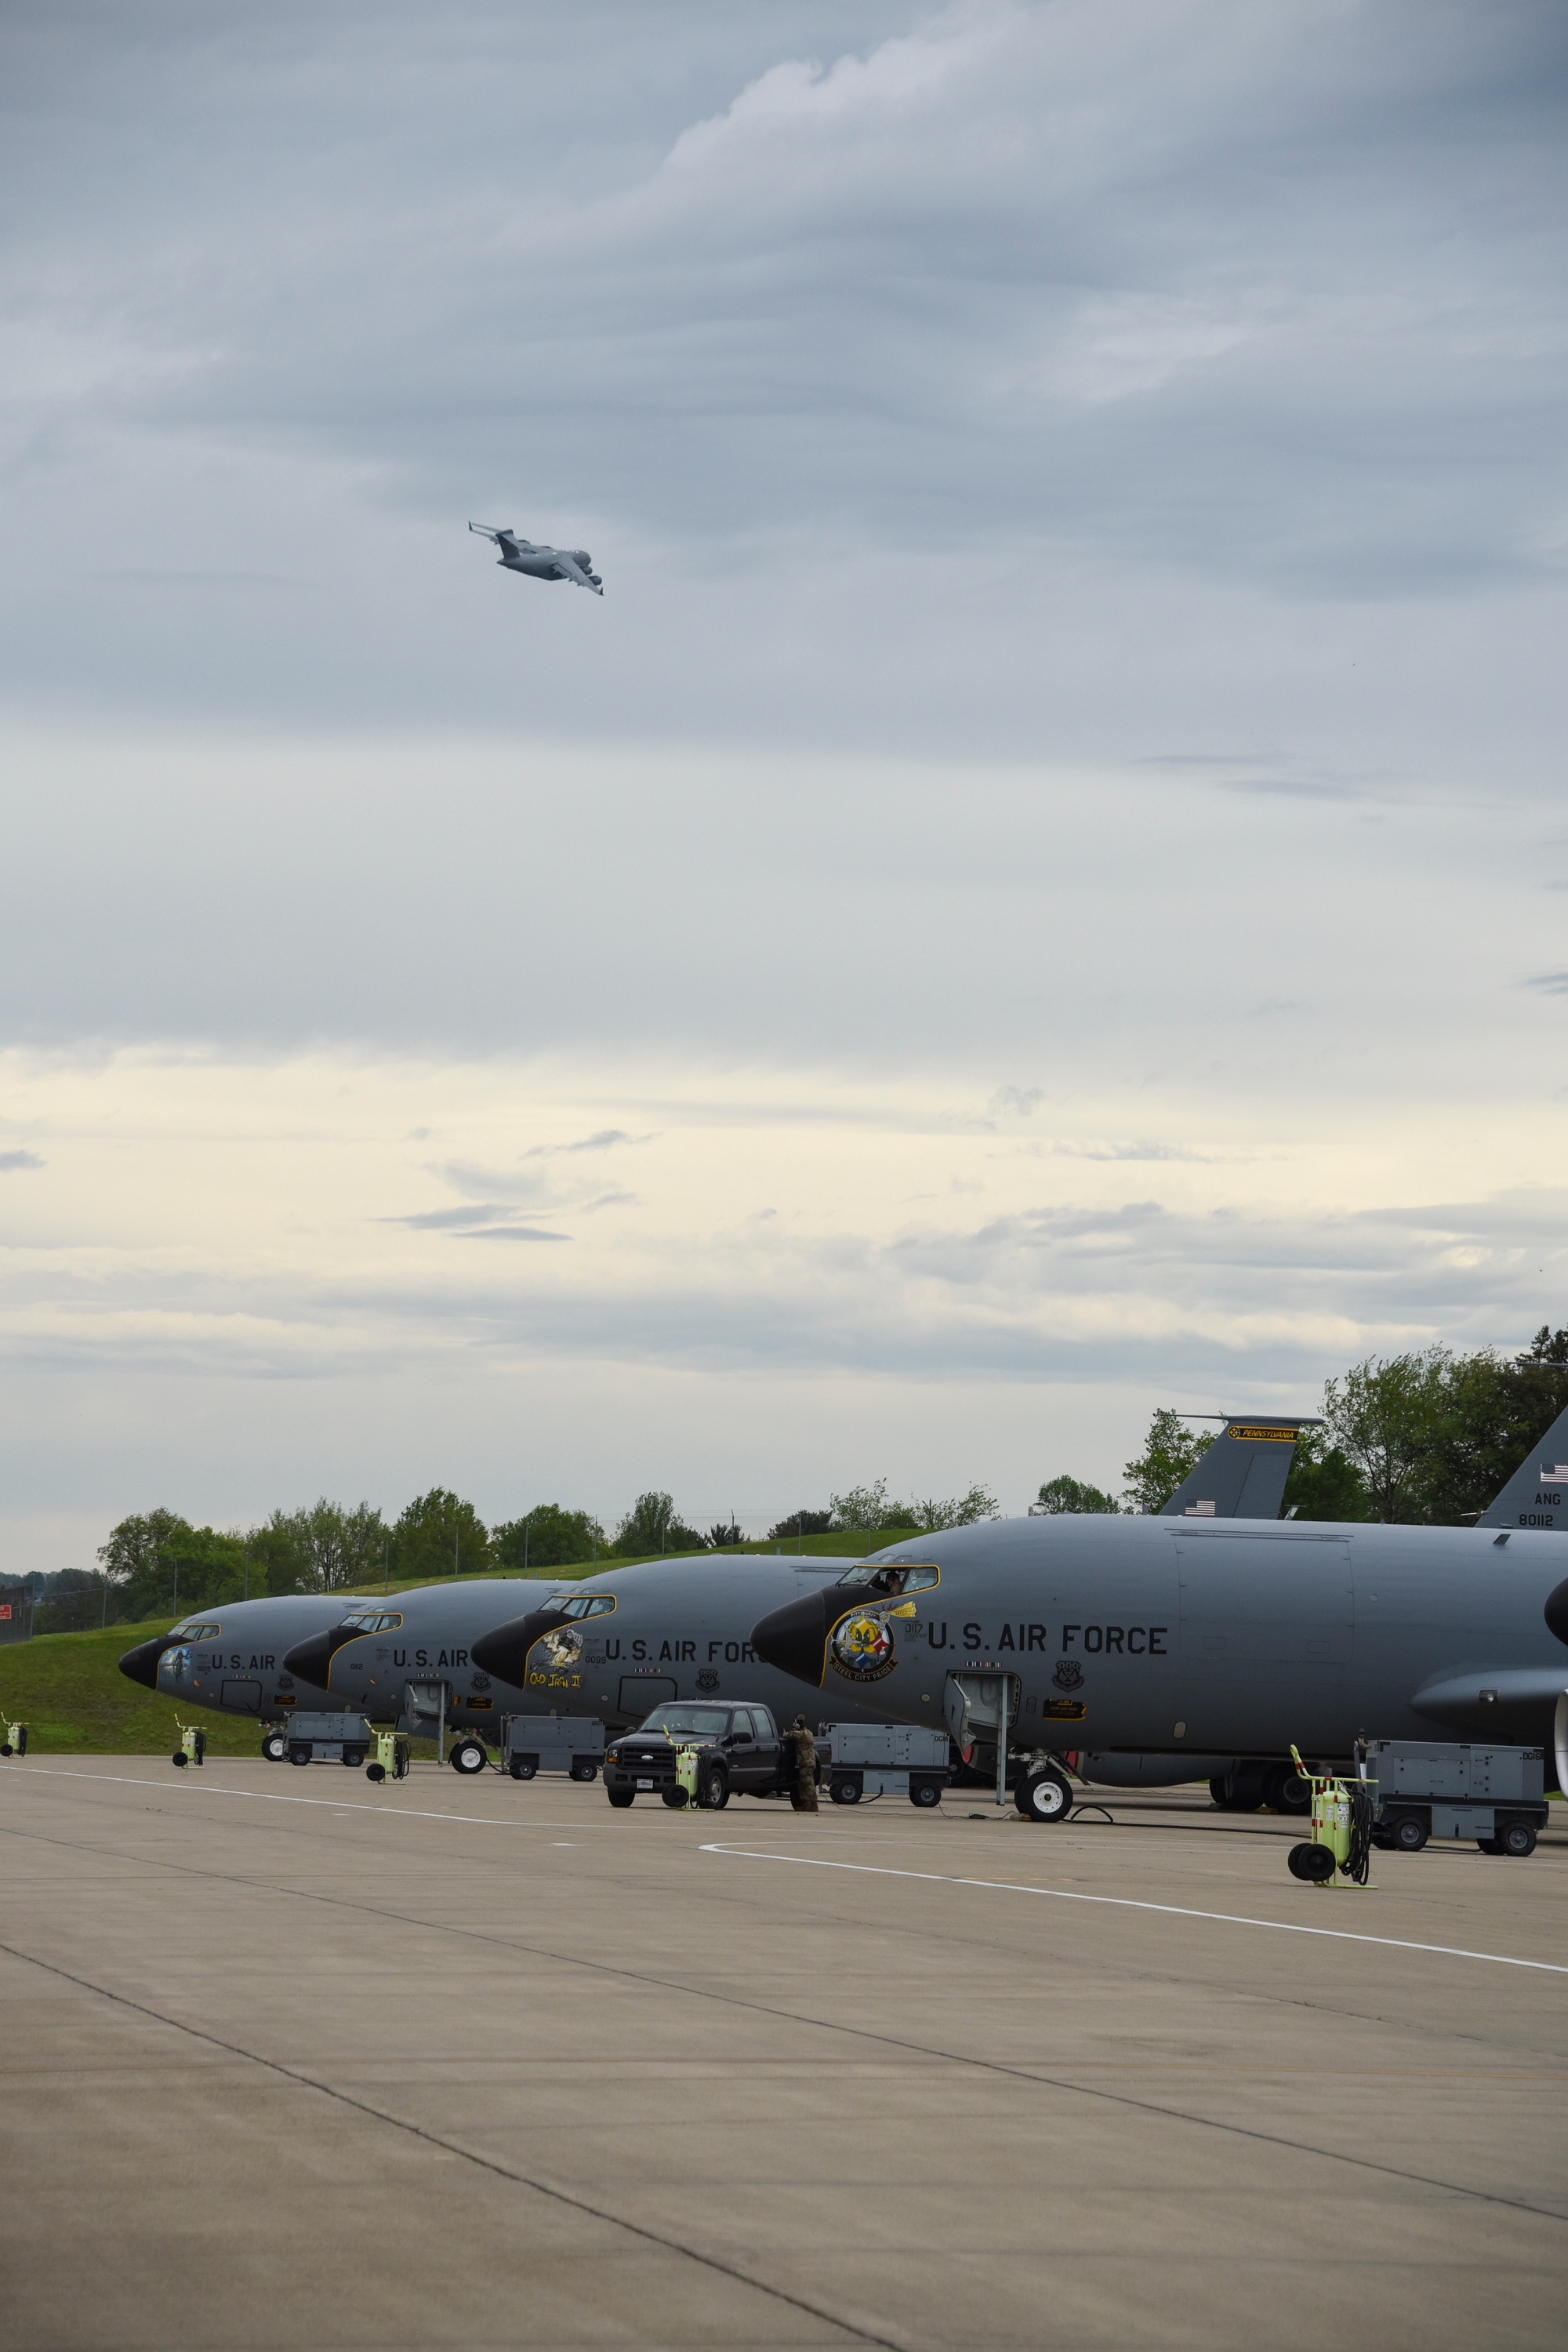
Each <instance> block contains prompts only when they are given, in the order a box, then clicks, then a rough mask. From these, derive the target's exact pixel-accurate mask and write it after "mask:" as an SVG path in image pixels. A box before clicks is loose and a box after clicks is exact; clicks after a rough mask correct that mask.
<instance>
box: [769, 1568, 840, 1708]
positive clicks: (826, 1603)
mask: <svg viewBox="0 0 1568 2352" xmlns="http://www.w3.org/2000/svg"><path fill="white" fill-rule="evenodd" d="M845 1601H846V1596H845V1594H844V1591H843V1590H842V1588H841V1587H840V1586H838V1585H837V1584H830V1585H828V1587H827V1588H826V1591H821V1592H811V1593H808V1594H807V1595H806V1596H805V1600H803V1601H790V1603H789V1604H788V1606H787V1607H786V1608H784V1609H775V1610H774V1611H773V1613H772V1614H771V1615H770V1616H767V1617H763V1619H761V1620H760V1622H758V1623H757V1624H755V1625H753V1626H752V1649H753V1650H755V1652H756V1654H757V1655H758V1657H759V1658H761V1659H762V1660H763V1662H764V1664H767V1665H770V1666H776V1667H777V1668H778V1670H779V1672H780V1674H781V1675H793V1676H794V1677H795V1681H796V1682H800V1683H810V1684H812V1685H814V1687H815V1688H816V1689H817V1690H820V1689H821V1688H822V1677H823V1674H824V1672H825V1669H826V1650H827V1636H828V1633H829V1631H830V1630H831V1628H832V1626H833V1624H834V1622H835V1621H836V1620H837V1618H839V1617H840V1616H842V1614H843V1613H844V1608H845Z"/></svg>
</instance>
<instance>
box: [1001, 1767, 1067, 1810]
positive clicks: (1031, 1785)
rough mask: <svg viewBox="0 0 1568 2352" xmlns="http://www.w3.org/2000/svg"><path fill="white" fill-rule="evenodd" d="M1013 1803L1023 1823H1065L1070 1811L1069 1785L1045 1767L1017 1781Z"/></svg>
mask: <svg viewBox="0 0 1568 2352" xmlns="http://www.w3.org/2000/svg"><path fill="white" fill-rule="evenodd" d="M1013 1801H1014V1803H1015V1804H1016V1806H1017V1808H1018V1811H1020V1812H1021V1813H1022V1814H1023V1816H1024V1819H1025V1820H1026V1822H1065V1821H1066V1819H1067V1817H1068V1814H1069V1813H1070V1812H1071V1811H1072V1782H1071V1781H1070V1780H1068V1776H1067V1774H1066V1773H1065V1772H1058V1770H1057V1769H1056V1767H1055V1765H1054V1764H1047V1766H1046V1767H1045V1769H1043V1770H1042V1771H1039V1772H1030V1773H1028V1774H1026V1777H1025V1778H1024V1779H1023V1780H1020V1781H1019V1783H1018V1786H1017V1789H1016V1791H1015V1792H1014V1798H1013Z"/></svg>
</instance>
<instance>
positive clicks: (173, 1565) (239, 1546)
mask: <svg viewBox="0 0 1568 2352" xmlns="http://www.w3.org/2000/svg"><path fill="white" fill-rule="evenodd" d="M98 1557H99V1559H100V1560H101V1561H102V1563H103V1572H104V1574H105V1576H107V1577H108V1579H109V1580H110V1583H111V1584H112V1585H114V1586H116V1587H117V1588H118V1589H119V1590H120V1591H121V1592H122V1593H123V1595H124V1598H125V1613H126V1615H128V1616H130V1617H157V1616H162V1615H163V1613H164V1612H168V1613H169V1614H171V1615H174V1614H175V1613H176V1612H177V1613H180V1614H188V1613H189V1612H190V1611H191V1610H193V1609H210V1608H215V1607H216V1606H217V1604H218V1603H219V1602H220V1601H237V1600H238V1599H239V1597H240V1595H241V1593H242V1592H243V1591H245V1580H246V1552H245V1539H244V1538H243V1537H242V1536H237V1535H233V1534H230V1535H220V1534H219V1533H218V1531H217V1530H216V1528H193V1527H192V1525H191V1523H190V1521H189V1520H188V1519H184V1518H182V1517H180V1514H179V1513H178V1512H177V1511H170V1510H165V1509H162V1508H160V1509H158V1510H153V1511H141V1512H135V1513H133V1514H132V1516H131V1517H128V1518H123V1519H121V1521H120V1523H119V1525H118V1526H117V1527H115V1528H112V1529H111V1530H110V1537H109V1540H108V1542H107V1543H105V1544H100V1547H99V1552H98Z"/></svg>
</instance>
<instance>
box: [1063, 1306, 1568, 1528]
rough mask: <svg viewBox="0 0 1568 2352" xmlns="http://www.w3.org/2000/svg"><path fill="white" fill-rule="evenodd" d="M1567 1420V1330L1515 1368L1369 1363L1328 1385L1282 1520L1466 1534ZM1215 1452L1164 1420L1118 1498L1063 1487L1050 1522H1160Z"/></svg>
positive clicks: (1498, 1358) (1448, 1360)
mask: <svg viewBox="0 0 1568 2352" xmlns="http://www.w3.org/2000/svg"><path fill="white" fill-rule="evenodd" d="M1564 1410H1568V1329H1563V1330H1558V1331H1553V1330H1552V1328H1551V1326H1550V1325H1549V1324H1545V1323H1543V1324H1542V1327H1541V1328H1540V1330H1539V1331H1537V1333H1536V1335H1535V1337H1534V1339H1532V1340H1531V1342H1530V1344H1529V1346H1528V1347H1525V1348H1521V1349H1520V1350H1519V1351H1518V1353H1517V1354H1514V1355H1507V1354H1505V1353H1503V1352H1502V1351H1501V1350H1500V1349H1495V1348H1480V1349H1477V1350H1476V1351H1475V1353H1474V1354H1473V1355H1461V1354H1457V1353H1455V1351H1454V1350H1453V1349H1448V1348H1444V1347H1432V1348H1426V1349H1415V1350H1412V1351H1410V1352H1409V1353H1406V1354H1405V1355H1399V1356H1383V1357H1377V1356H1373V1357H1369V1358H1368V1359H1367V1360H1366V1361H1365V1362H1364V1363H1362V1364H1356V1365H1354V1366H1352V1369H1351V1370H1349V1371H1348V1372H1344V1373H1342V1374H1341V1375H1340V1376H1338V1377H1337V1378H1335V1379H1333V1380H1330V1381H1325V1383H1324V1386H1323V1402H1322V1420H1323V1426H1322V1428H1321V1429H1303V1430H1302V1432H1301V1433H1300V1438H1299V1440H1298V1442H1297V1445H1296V1453H1295V1458H1294V1460H1293V1461H1292V1463H1291V1465H1290V1475H1289V1479H1288V1480H1287V1482H1286V1486H1285V1500H1284V1504H1283V1508H1284V1509H1285V1510H1287V1511H1289V1510H1291V1509H1292V1508H1293V1509H1294V1511H1295V1514H1296V1517H1298V1518H1301V1519H1340V1520H1357V1519H1380V1520H1384V1521H1386V1522H1390V1523H1395V1522H1396V1523H1399V1524H1402V1525H1405V1526H1408V1527H1443V1528H1451V1527H1465V1526H1467V1525H1468V1524H1469V1523H1470V1522H1472V1521H1473V1520H1475V1519H1477V1518H1479V1516H1480V1514H1481V1512H1482V1511H1484V1510H1485V1509H1486V1508H1487V1506H1488V1505H1489V1503H1490V1502H1491V1501H1492V1499H1493V1497H1494V1496H1496V1495H1497V1493H1498V1491H1499V1489H1500V1487H1501V1486H1505V1485H1506V1484H1507V1482H1508V1480H1509V1479H1510V1478H1511V1477H1512V1475H1513V1474H1514V1472H1515V1471H1516V1470H1517V1469H1518V1468H1519V1466H1520V1465H1521V1462H1523V1461H1524V1460H1525V1458H1526V1457H1527V1455H1528V1454H1530V1453H1531V1449H1532V1448H1533V1447H1534V1445H1535V1444H1537V1442H1538V1441H1539V1440H1540V1439H1541V1438H1542V1437H1543V1436H1544V1435H1545V1433H1546V1432H1547V1430H1548V1429H1550V1428H1551V1426H1552V1423H1553V1422H1554V1421H1555V1420H1556V1418H1557V1416H1558V1414H1559V1413H1560V1412H1563V1411H1564ZM1213 1442H1214V1432H1213V1431H1212V1430H1205V1429H1203V1428H1202V1427H1199V1428H1196V1429H1194V1428H1192V1427H1190V1426H1189V1425H1188V1424H1187V1423H1186V1422H1185V1421H1184V1419H1183V1417H1182V1415H1181V1414H1180V1413H1176V1412H1167V1411H1165V1410H1163V1409H1162V1410H1161V1411H1159V1412H1156V1413H1155V1414H1154V1416H1153V1418H1152V1421H1151V1422H1150V1424H1149V1433H1148V1436H1147V1438H1146V1440H1145V1442H1144V1446H1143V1451H1142V1454H1138V1455H1137V1456H1136V1457H1135V1458H1134V1459H1133V1460H1132V1461H1131V1462H1129V1463H1128V1464H1127V1465H1126V1467H1125V1469H1124V1470H1123V1472H1122V1477H1123V1481H1124V1484H1123V1486H1122V1488H1121V1494H1120V1496H1117V1495H1110V1494H1108V1493H1106V1491H1105V1490H1104V1489H1103V1488H1102V1487H1099V1486H1091V1485H1090V1484H1089V1483H1088V1482H1087V1481H1086V1480H1084V1479H1079V1478H1073V1477H1070V1476H1068V1475H1066V1474H1063V1475H1059V1476H1058V1477H1055V1478H1048V1479H1047V1481H1046V1483H1045V1485H1044V1486H1042V1487H1041V1488H1040V1491H1039V1496H1038V1499H1037V1504H1036V1508H1037V1510H1044V1511H1158V1510H1159V1509H1160V1508H1161V1507H1163V1504H1165V1503H1166V1502H1167V1501H1168V1500H1169V1498H1170V1497H1171V1496H1172V1495H1173V1494H1174V1493H1175V1491H1176V1488H1177V1487H1178V1486H1180V1485H1181V1483H1182V1481H1183V1479H1184V1477H1185V1476H1186V1475H1187V1474H1188V1472H1189V1471H1190V1470H1192V1469H1193V1468H1194V1465H1195V1464H1196V1463H1197V1462H1198V1460H1199V1458H1200V1457H1201V1456H1202V1455H1203V1454H1204V1453H1205V1451H1206V1450H1207V1448H1208V1447H1209V1446H1210V1445H1211V1444H1213Z"/></svg>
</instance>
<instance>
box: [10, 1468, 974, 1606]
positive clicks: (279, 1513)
mask: <svg viewBox="0 0 1568 2352" xmlns="http://www.w3.org/2000/svg"><path fill="white" fill-rule="evenodd" d="M995 1512H996V1502H995V1497H994V1496H992V1495H990V1494H988V1493H987V1492H986V1491H985V1489H984V1487H981V1486H972V1487H971V1488H970V1490H969V1492H968V1493H967V1494H966V1495H962V1496H954V1497H952V1499H950V1500H948V1501H945V1502H939V1501H934V1500H931V1501H926V1502H922V1503H916V1504H906V1503H903V1502H900V1501H898V1500H897V1499H896V1498H893V1497H890V1496H889V1492H888V1484H887V1481H886V1479H879V1480H878V1481H877V1482H876V1484H875V1485H874V1486H857V1487H853V1488H851V1489H850V1491H849V1493H848V1494H847V1495H834V1496H830V1497H829V1498H828V1505H827V1507H826V1509H810V1510H801V1511H797V1512H795V1513H794V1514H793V1515H792V1516H791V1517H788V1518H786V1519H782V1520H780V1522H779V1523H778V1525H777V1526H776V1527H774V1528H772V1529H770V1531H769V1537H768V1540H769V1541H770V1542H784V1541H786V1540H789V1541H793V1540H795V1539H797V1538H800V1537H802V1536H806V1535H818V1534H827V1533H829V1532H831V1531H833V1530H836V1529H841V1530H844V1531H846V1532H852V1533H855V1534H858V1535H864V1536H871V1535H874V1534H877V1533H879V1532H881V1531H882V1530H884V1529H889V1528H939V1527H962V1526H964V1525H966V1524H967V1523H968V1522H969V1521H970V1520H972V1519H975V1518H984V1517H994V1515H995ZM743 1540H744V1538H742V1532H741V1529H740V1527H739V1525H738V1524H737V1523H736V1522H735V1521H734V1520H733V1519H732V1518H731V1520H729V1521H721V1522H720V1523H719V1524H717V1525H716V1526H713V1527H710V1528H708V1529H707V1530H706V1532H704V1531H703V1530H701V1529H700V1528H694V1527H690V1526H689V1525H688V1524H687V1522H686V1521H685V1520H684V1519H683V1518H682V1517H681V1516H680V1514H679V1511H678V1510H677V1508H676V1507H675V1502H674V1499H673V1497H672V1496H669V1495H668V1494H666V1493H664V1492H663V1491H661V1490H660V1489H658V1488H652V1489H650V1490H649V1491H648V1492H647V1493H646V1494H643V1495H639V1496H637V1500H636V1502H635V1503H634V1504H633V1505H632V1507H631V1508H630V1510H628V1511H627V1512H626V1514H625V1516H624V1517H622V1518H621V1519H620V1520H619V1522H618V1523H617V1524H616V1528H615V1529H614V1531H613V1533H607V1532H606V1531H605V1528H604V1527H602V1526H601V1524H600V1522H599V1521H598V1520H597V1519H596V1518H595V1517H594V1515H593V1514H592V1512H589V1511H584V1510H572V1509H568V1508H567V1507H564V1506H563V1505H562V1504H560V1503H537V1504H535V1505H534V1507H532V1509H531V1510H529V1511H525V1512H523V1513H522V1514H521V1517H518V1518H514V1519H506V1520H502V1521H501V1522H500V1524H499V1525H497V1526H495V1527H490V1528H487V1527H486V1525H485V1523H484V1521H483V1520H482V1519H481V1518H480V1517H479V1513H478V1511H477V1510H476V1509H475V1508H474V1506H473V1505H472V1503H469V1502H467V1501H465V1500H464V1499H463V1497H462V1496H459V1495H457V1494H454V1493H453V1492H452V1491H451V1489H450V1488H448V1487H445V1486H433V1487H432V1488H431V1489H430V1491H429V1493H428V1494H426V1495H419V1496H416V1497H415V1499H414V1501H413V1502H411V1503H409V1504H408V1505H406V1507H405V1508H404V1509H403V1510H402V1511H401V1512H399V1514H398V1516H397V1517H396V1518H395V1519H392V1520H388V1519H386V1518H384V1517H383V1515H382V1513H381V1512H380V1511H379V1510H378V1509H377V1508H376V1507H375V1506H374V1504H373V1503H359V1504H356V1505H354V1506H353V1507H348V1506H346V1505H344V1504H342V1503H333V1502H329V1501H328V1500H327V1499H326V1497H325V1496H322V1497H321V1500H319V1501H318V1502H315V1503H313V1504H311V1505H310V1507H308V1508H306V1509H302V1510H295V1511H284V1510H275V1511H273V1512H272V1513H271V1514H270V1516H269V1517H268V1518H266V1519H264V1520H262V1521H261V1522H260V1523H259V1524H258V1526H256V1527H253V1528H248V1529H243V1530H242V1529H240V1528H228V1529H220V1528H212V1527H196V1526H194V1525H193V1524H192V1522H191V1521H190V1520H189V1519H187V1518H185V1517H183V1516H182V1515H181V1514H180V1513H179V1512H178V1511H173V1510H169V1509H167V1508H166V1507H159V1508H157V1509H155V1510H151V1511H139V1512H133V1513H132V1514H131V1515H130V1516H129V1517H126V1518H123V1519H121V1521H120V1523H119V1525H118V1526H117V1527H115V1528H113V1529H112V1530H111V1532H110V1537H109V1539H108V1541H107V1542H106V1543H104V1544H101V1545H100V1547H99V1552H98V1558H99V1562H100V1566H99V1569H98V1570H97V1571H96V1572H92V1571H88V1570H76V1569H67V1570H61V1571H60V1572H58V1574H55V1575H48V1576H46V1575H41V1574H34V1575H32V1576H30V1577H28V1578H26V1580H25V1581H26V1582H27V1583H29V1584H30V1585H31V1586H32V1587H33V1590H34V1592H35V1595H36V1599H35V1605H34V1616H33V1626H34V1631H35V1632H36V1633H64V1632H74V1631H77V1630H79V1629H81V1628H84V1627H86V1626H89V1625H95V1624H100V1623H101V1624H109V1623H120V1622H126V1621H130V1620H134V1619H141V1618H144V1617H153V1616H159V1615H162V1614H163V1613H165V1612H167V1613H168V1614H170V1615H179V1614H186V1615H188V1614H189V1613H190V1612H192V1611H193V1610H202V1609H211V1608H217V1607H219V1606H220V1605H222V1604H223V1603H225V1602H232V1601H239V1600H248V1599H260V1598H262V1597H264V1596H265V1595H268V1594H271V1593H290V1592H335V1591H363V1589H364V1588H366V1587H368V1586H374V1585H375V1584H378V1583H382V1582H386V1583H392V1582H397V1583H400V1584H407V1583H418V1584H430V1583H435V1582H437V1580H440V1579H442V1578H444V1577H464V1576H479V1575H483V1574H484V1573H486V1572H487V1571H489V1570H500V1571H501V1572H502V1573H506V1574H511V1575H514V1576H527V1575H531V1574H534V1573H540V1572H545V1571H548V1570H551V1569H552V1568H575V1569H581V1568H583V1567H587V1566H591V1565H592V1564H593V1563H594V1562H595V1561H596V1560H600V1559H603V1560H614V1559H648V1558H650V1557H654V1556H657V1555H658V1554H661V1553H668V1554H669V1555H671V1556H674V1555H677V1554H680V1553H689V1552H696V1551H721V1550H724V1549H727V1548H732V1547H733V1546H735V1545H738V1544H740V1543H741V1542H742V1541H743Z"/></svg>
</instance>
